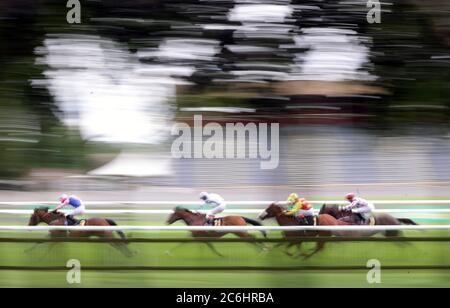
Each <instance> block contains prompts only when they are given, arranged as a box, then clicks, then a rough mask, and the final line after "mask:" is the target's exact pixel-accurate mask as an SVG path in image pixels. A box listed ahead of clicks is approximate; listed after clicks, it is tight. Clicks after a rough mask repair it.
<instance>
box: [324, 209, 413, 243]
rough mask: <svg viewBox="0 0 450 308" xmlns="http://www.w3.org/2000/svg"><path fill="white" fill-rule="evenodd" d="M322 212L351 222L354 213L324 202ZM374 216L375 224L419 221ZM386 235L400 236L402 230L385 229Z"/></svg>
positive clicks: (384, 215) (410, 223)
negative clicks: (350, 218) (350, 217)
mask: <svg viewBox="0 0 450 308" xmlns="http://www.w3.org/2000/svg"><path fill="white" fill-rule="evenodd" d="M321 214H328V215H331V216H333V217H334V218H336V219H338V220H340V221H342V220H345V221H347V222H349V219H348V218H349V216H351V215H352V212H351V211H341V210H340V207H339V205H334V204H333V205H332V204H330V205H327V204H324V205H323V206H322V208H321V209H320V212H319V215H321ZM374 217H375V225H376V226H399V225H402V224H404V225H417V223H415V222H414V221H412V220H411V219H408V218H395V217H393V216H391V215H389V214H380V215H375V216H374ZM350 224H352V223H350ZM375 233H378V232H375ZM375 233H374V234H375ZM369 235H373V234H369ZM384 235H385V236H388V237H389V236H399V235H400V231H398V230H389V231H385V233H384Z"/></svg>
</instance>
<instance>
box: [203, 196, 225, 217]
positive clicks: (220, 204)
mask: <svg viewBox="0 0 450 308" xmlns="http://www.w3.org/2000/svg"><path fill="white" fill-rule="evenodd" d="M200 200H202V201H203V202H204V204H203V206H202V208H203V207H205V206H208V207H212V209H211V210H209V211H208V212H207V213H206V218H207V224H212V222H213V221H214V216H215V215H217V214H220V213H222V212H223V211H225V209H226V208H227V204H226V203H225V200H224V199H223V198H222V196H220V195H218V194H210V193H207V192H202V193H201V194H200Z"/></svg>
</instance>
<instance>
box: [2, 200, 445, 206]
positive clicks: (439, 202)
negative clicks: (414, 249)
mask: <svg viewBox="0 0 450 308" xmlns="http://www.w3.org/2000/svg"><path fill="white" fill-rule="evenodd" d="M371 201H372V202H373V203H375V204H376V205H377V204H379V205H450V200H371ZM273 202H275V201H273V200H272V201H270V200H269V201H228V202H227V204H228V205H230V206H242V205H248V206H258V205H259V206H266V205H269V204H271V203H273ZM277 203H278V204H286V202H277ZM310 203H312V204H314V205H322V204H325V203H326V204H345V201H343V200H336V201H330V200H328V201H320V200H312V201H310ZM56 204H58V203H57V202H54V201H20V202H5V201H3V202H0V206H4V205H13V206H30V205H36V206H38V205H56ZM84 204H85V205H86V206H92V205H152V206H153V205H155V206H157V205H165V206H174V207H175V206H178V205H193V206H195V205H201V204H202V203H200V202H192V201H85V202H84Z"/></svg>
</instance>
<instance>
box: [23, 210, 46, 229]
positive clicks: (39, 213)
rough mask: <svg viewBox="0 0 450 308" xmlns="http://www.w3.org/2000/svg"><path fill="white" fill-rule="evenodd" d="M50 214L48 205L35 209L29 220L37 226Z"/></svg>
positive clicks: (30, 224)
mask: <svg viewBox="0 0 450 308" xmlns="http://www.w3.org/2000/svg"><path fill="white" fill-rule="evenodd" d="M46 214H48V207H45V208H38V209H35V210H34V212H33V214H32V215H31V217H30V221H29V222H28V225H29V226H37V225H38V224H40V223H41V222H42V219H43V217H44V215H46Z"/></svg>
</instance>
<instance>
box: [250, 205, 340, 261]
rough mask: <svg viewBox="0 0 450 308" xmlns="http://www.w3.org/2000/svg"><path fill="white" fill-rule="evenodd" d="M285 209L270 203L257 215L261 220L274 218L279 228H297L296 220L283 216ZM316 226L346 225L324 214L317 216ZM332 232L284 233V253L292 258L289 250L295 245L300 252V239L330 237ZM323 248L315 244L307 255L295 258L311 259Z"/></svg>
mask: <svg viewBox="0 0 450 308" xmlns="http://www.w3.org/2000/svg"><path fill="white" fill-rule="evenodd" d="M284 210H285V208H284V207H283V206H281V205H278V204H276V203H272V204H271V205H270V206H269V207H268V208H267V209H266V210H265V211H264V212H262V213H261V214H260V215H259V218H260V219H261V220H265V219H269V218H275V219H276V220H277V222H278V224H279V225H280V226H299V225H301V224H299V222H298V220H297V219H296V218H295V217H293V216H287V215H285V214H284ZM316 221H317V225H318V226H337V225H347V224H346V223H345V222H341V221H338V220H337V219H336V218H334V217H333V216H331V215H328V214H324V215H319V216H317V218H316ZM333 234H334V232H331V231H284V232H283V235H284V237H285V238H286V239H287V240H288V243H287V247H286V250H285V253H286V254H288V255H289V256H294V255H292V254H290V253H289V248H291V247H292V246H294V245H296V246H297V249H298V250H299V251H300V248H301V245H302V240H301V238H302V237H316V236H323V237H325V236H332V235H333ZM324 247H325V242H317V245H316V248H315V249H314V250H312V251H311V252H310V253H308V254H304V253H300V254H299V255H297V256H296V257H300V256H303V257H305V258H309V257H312V256H313V255H315V254H316V253H318V252H320V251H321V250H323V249H324Z"/></svg>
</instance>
